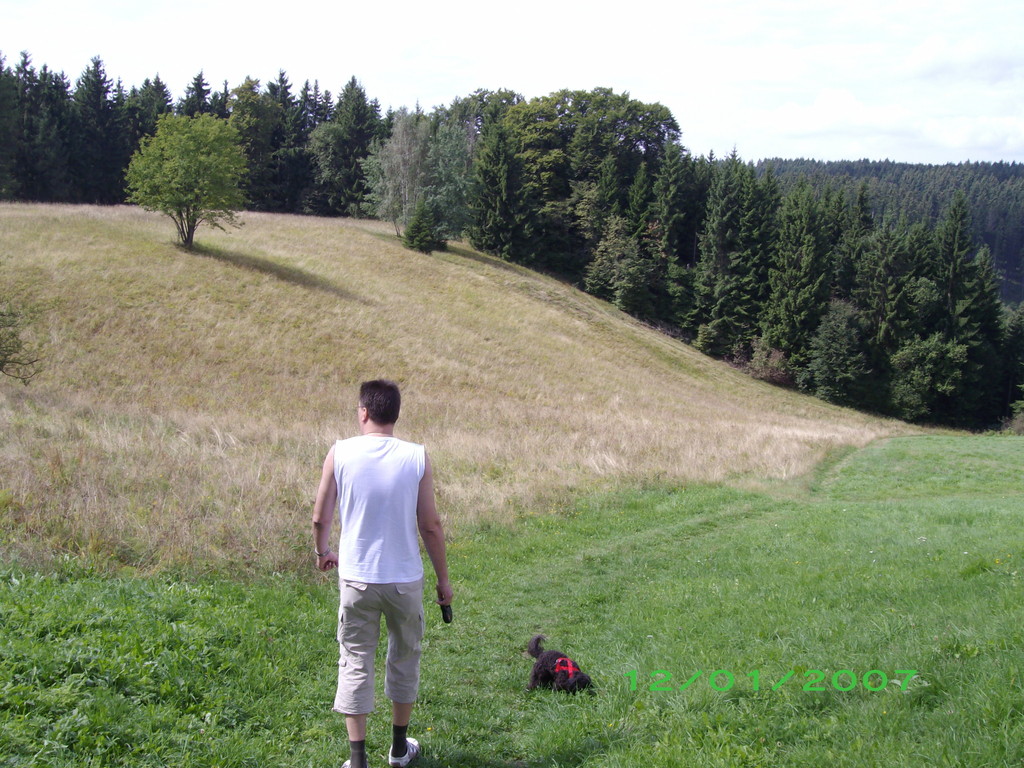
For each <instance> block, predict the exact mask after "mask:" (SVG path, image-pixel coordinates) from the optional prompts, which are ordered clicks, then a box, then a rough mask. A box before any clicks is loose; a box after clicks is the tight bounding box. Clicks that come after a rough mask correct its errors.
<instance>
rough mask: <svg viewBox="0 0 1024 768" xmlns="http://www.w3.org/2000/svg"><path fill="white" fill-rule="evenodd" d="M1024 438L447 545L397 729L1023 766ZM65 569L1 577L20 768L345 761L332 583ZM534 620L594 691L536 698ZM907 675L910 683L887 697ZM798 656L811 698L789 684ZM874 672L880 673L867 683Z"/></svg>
mask: <svg viewBox="0 0 1024 768" xmlns="http://www.w3.org/2000/svg"><path fill="white" fill-rule="evenodd" d="M1022 449H1024V438H1016V437H1005V438H1003V437H913V438H902V439H897V440H892V441H883V442H880V443H877V444H875V445H873V446H871V447H870V448H869V449H867V450H865V451H861V452H858V453H856V454H853V455H851V456H848V457H847V458H846V459H844V460H843V461H841V462H839V463H837V464H836V465H835V466H833V467H831V468H829V469H828V470H827V471H824V472H822V473H821V474H820V475H819V476H818V477H817V479H816V482H815V484H814V489H813V491H812V492H811V493H809V494H800V495H798V496H799V497H798V498H797V497H795V496H797V495H794V497H791V498H788V499H781V500H780V499H779V498H777V497H773V496H772V495H769V494H765V493H752V492H744V491H739V490H731V489H727V488H721V487H707V486H692V487H688V488H686V489H685V490H682V489H677V490H674V491H673V490H655V491H646V492H638V491H619V492H615V493H611V494H608V495H601V496H593V497H590V498H589V499H587V500H586V501H583V502H581V503H580V504H579V505H577V506H576V507H575V508H573V509H571V510H568V511H566V513H565V514H561V515H547V514H540V515H536V516H532V517H526V518H523V519H521V520H520V521H519V522H518V523H517V524H516V525H515V526H514V527H495V528H493V529H492V530H490V531H480V530H477V531H476V532H475V533H473V534H472V535H466V536H463V537H460V538H459V539H458V540H456V541H454V542H453V544H452V549H451V561H452V570H453V574H454V577H455V580H456V583H457V585H458V586H457V600H458V602H457V604H456V617H455V623H454V624H451V625H448V626H446V625H443V624H441V623H440V618H439V616H438V615H437V611H433V610H432V611H430V613H429V614H428V616H427V619H428V622H427V623H428V629H427V637H426V647H425V653H426V662H425V667H424V680H423V688H422V691H421V699H420V704H419V706H418V707H417V709H416V712H415V715H414V721H413V724H412V729H411V732H412V733H413V735H414V736H416V737H417V738H419V739H420V740H421V742H422V743H423V744H424V747H425V756H424V758H423V760H422V763H421V764H422V765H423V766H424V768H435V767H436V768H440V766H452V767H455V768H461V767H462V766H466V767H467V768H469V767H470V766H487V767H489V768H524V767H525V766H567V765H573V766H579V765H586V766H591V767H592V768H598V767H604V766H607V767H609V768H612V767H618V766H623V767H624V766H634V765H645V766H650V767H651V768H662V767H664V768H675V766H678V765H690V766H695V767H696V768H709V767H711V766H716V767H721V768H736V767H737V766H749V767H753V766H757V767H762V766H763V767H764V768H768V767H769V766H770V767H772V768H778V767H781V766H792V767H793V768H798V767H800V768H802V767H803V766H812V765H834V766H848V767H849V768H854V767H856V768H869V767H874V766H887V765H899V766H922V767H923V766H935V765H944V766H963V767H964V768H980V767H981V766H1010V765H1019V764H1020V762H1021V760H1022V759H1024V630H1022V629H1021V627H1022V626H1024V609H1022V602H1021V599H1020V597H1021V578H1022V577H1021V573H1022V571H1021V557H1022V555H1021V552H1022V546H1024V535H1022V534H1021V529H1020V525H1019V520H1020V510H1021V509H1022V506H1024V487H1022V485H1021V483H1020V480H1019V456H1020V452H1021V450H1022ZM936 470H940V471H938V472H937V471H936ZM941 470H952V474H956V475H960V476H962V477H973V478H978V479H979V481H978V482H973V481H972V482H966V483H961V482H950V481H949V474H950V473H948V472H946V471H941ZM65 568H66V570H64V571H58V572H57V573H55V574H54V575H52V576H50V577H38V576H24V575H22V574H20V573H19V572H17V571H8V572H7V573H4V574H0V692H2V695H0V720H3V722H4V726H5V727H4V728H3V729H2V730H0V754H7V755H10V758H9V759H10V763H9V764H11V765H22V764H32V765H46V766H54V768H65V767H67V768H70V766H77V765H85V764H89V765H95V766H104V765H125V764H130V765H137V766H158V765H182V766H223V767H227V766H252V765H275V766H282V768H289V767H290V766H296V767H298V766H307V765H335V764H338V763H340V761H341V760H342V759H343V758H344V756H345V747H344V736H343V730H342V726H341V722H340V719H339V718H338V717H337V716H336V715H333V714H332V713H330V712H329V711H328V707H329V705H330V701H331V700H332V696H333V686H334V682H335V672H334V659H335V653H336V644H335V642H334V638H333V628H334V613H335V609H336V601H337V593H336V590H335V588H334V586H333V584H331V583H330V581H329V580H327V581H325V582H324V583H323V584H320V585H312V584H309V583H308V582H305V581H302V580H300V579H296V578H294V577H287V576H286V577H278V578H274V579H262V580H260V581H259V582H257V583H254V584H245V583H240V582H238V581H227V580H212V581H206V580H203V581H200V582H198V583H191V584H183V583H180V582H174V581H171V580H168V579H166V577H156V578H150V579H139V578H124V579H111V578H108V577H96V576H93V575H90V574H89V573H87V572H82V571H81V566H80V565H78V564H77V563H76V562H75V561H69V562H68V563H67V564H66V565H65ZM534 632H544V633H546V634H547V635H548V636H549V642H548V646H549V647H552V648H559V649H561V650H563V651H566V652H568V653H570V654H572V655H573V656H574V657H575V658H576V659H577V661H578V662H579V663H580V664H581V666H582V667H583V668H584V669H585V670H586V671H587V672H589V673H590V674H591V675H592V676H593V677H594V679H595V680H596V682H597V684H598V686H599V690H598V693H597V695H595V696H593V697H591V696H578V697H569V696H564V695H553V694H551V693H550V692H547V691H540V690H538V691H534V692H531V693H527V692H526V691H525V690H524V687H525V682H526V679H527V674H528V670H529V666H530V660H529V659H527V658H524V656H523V654H522V650H523V648H524V647H525V644H526V641H527V640H528V638H529V637H530V635H531V634H533V633H534ZM906 669H913V670H916V673H917V674H916V675H915V676H914V677H913V678H912V679H909V682H907V684H906V686H905V690H901V688H903V687H904V686H903V685H902V682H901V681H904V680H907V679H908V677H909V675H908V674H907V673H900V672H898V670H906ZM698 670H700V671H702V674H701V676H700V677H698V678H697V679H695V681H694V682H693V683H692V684H691V685H690V686H689V687H686V688H685V689H683V688H682V686H683V685H684V684H685V682H686V681H687V680H688V679H689V678H691V677H693V675H694V674H695V673H696V672H697V671H698ZM717 670H725V671H728V672H729V673H731V674H732V675H733V684H732V685H731V686H730V685H729V680H728V676H727V675H726V674H725V673H724V672H719V674H718V675H716V676H715V678H714V683H715V686H717V689H716V688H715V687H713V686H712V684H711V679H710V677H711V673H712V672H714V671H717ZM813 670H821V672H822V676H821V680H822V683H823V684H822V685H819V686H817V687H821V688H824V689H825V690H804V686H805V685H808V684H811V685H813V684H814V683H815V680H816V678H815V677H814V673H813ZM842 670H849V671H850V672H852V673H855V674H856V675H857V684H856V685H855V686H853V687H852V690H848V691H843V690H837V689H836V685H833V679H835V681H836V684H837V685H838V687H850V681H851V678H850V676H849V675H848V674H845V673H843V672H842ZM871 670H878V671H879V672H875V673H874V674H873V675H870V676H868V677H867V681H868V684H869V685H870V687H872V688H879V690H868V688H867V687H865V685H864V680H865V677H864V676H865V673H868V672H869V671H871ZM755 671H757V672H758V673H759V675H760V677H759V683H760V686H759V687H760V689H759V690H757V691H754V690H753V678H752V677H751V673H752V672H755ZM791 671H792V672H793V675H792V676H791V677H790V678H789V680H788V681H787V682H784V683H782V684H781V685H779V683H780V681H783V680H785V679H786V675H787V673H789V672H791ZM880 672H884V673H885V674H886V676H887V677H888V678H889V679H890V682H889V683H888V685H886V686H882V685H881V675H880ZM631 673H632V674H631ZM837 673H838V675H839V676H838V677H836V678H833V676H834V675H837ZM669 675H671V679H669V678H668V676H669ZM633 681H635V682H636V685H635V690H631V688H633V686H632V685H631V682H633ZM725 688H728V689H729V690H719V689H725ZM665 689H669V690H665ZM388 736H389V727H388V723H387V718H386V717H385V716H383V715H380V716H376V717H372V718H371V721H370V733H369V740H368V741H369V744H370V748H371V754H372V755H373V758H372V759H373V761H374V762H373V764H375V765H383V764H384V762H383V757H382V753H383V751H384V750H385V749H386V744H387V739H388ZM30 758H31V759H30ZM26 761H27V762H26Z"/></svg>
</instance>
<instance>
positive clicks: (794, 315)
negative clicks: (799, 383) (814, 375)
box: [762, 185, 829, 371]
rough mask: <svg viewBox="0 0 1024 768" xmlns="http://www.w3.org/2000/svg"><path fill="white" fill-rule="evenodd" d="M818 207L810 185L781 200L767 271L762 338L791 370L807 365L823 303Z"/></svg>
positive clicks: (824, 286)
mask: <svg viewBox="0 0 1024 768" xmlns="http://www.w3.org/2000/svg"><path fill="white" fill-rule="evenodd" d="M820 216H821V214H820V209H819V206H818V202H817V200H816V199H815V196H814V192H813V190H812V189H811V188H810V186H806V185H805V186H803V187H800V188H798V189H797V190H796V191H795V192H794V193H792V194H790V195H789V196H788V197H787V198H786V199H785V201H784V202H783V204H782V209H781V212H780V215H779V246H778V251H777V254H776V258H775V263H774V265H773V267H772V268H771V270H770V272H769V283H770V285H771V298H770V299H769V302H768V308H767V310H766V312H765V315H764V320H763V322H762V329H763V332H764V338H765V341H766V342H767V343H768V344H769V345H770V346H771V347H773V348H775V349H779V350H781V351H782V352H783V354H785V355H786V359H787V360H788V362H789V365H790V368H791V370H793V371H799V370H801V369H802V368H803V367H804V366H806V364H807V361H808V356H809V353H810V345H811V339H812V338H813V336H814V333H815V331H816V330H817V328H818V324H819V323H820V322H821V318H822V316H823V315H824V314H825V310H826V307H827V302H828V287H829V281H828V269H827V266H828V254H827V252H826V247H825V241H824V237H823V232H822V229H821V226H820V223H821V222H820Z"/></svg>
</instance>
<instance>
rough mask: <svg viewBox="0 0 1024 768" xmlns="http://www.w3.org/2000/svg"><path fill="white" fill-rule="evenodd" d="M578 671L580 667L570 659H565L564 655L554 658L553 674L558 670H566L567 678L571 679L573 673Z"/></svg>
mask: <svg viewBox="0 0 1024 768" xmlns="http://www.w3.org/2000/svg"><path fill="white" fill-rule="evenodd" d="M579 671H580V668H579V667H578V666H576V662H575V661H573V660H572V659H567V658H565V657H564V656H563V657H562V658H560V659H555V674H556V675H557V674H558V673H559V672H567V673H568V674H569V679H570V680H572V678H573V675H575V674H576V673H577V672H579Z"/></svg>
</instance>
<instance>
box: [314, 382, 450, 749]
mask: <svg viewBox="0 0 1024 768" xmlns="http://www.w3.org/2000/svg"><path fill="white" fill-rule="evenodd" d="M400 408H401V395H400V394H399V390H398V386H397V385H396V384H395V383H394V382H391V381H384V380H376V381H367V382H364V383H363V384H362V385H361V386H360V389H359V408H358V418H359V430H360V434H359V436H358V437H352V438H349V439H347V440H339V441H338V442H337V443H335V444H334V446H333V447H332V448H331V450H330V451H329V452H328V453H327V458H326V459H325V460H324V466H323V474H322V476H321V478H320V487H319V488H318V490H317V495H316V504H315V506H314V508H313V536H314V552H315V554H316V557H317V567H318V568H319V569H320V570H321V571H327V570H329V569H331V568H338V577H339V582H340V589H341V600H340V606H339V609H338V643H339V645H340V648H341V654H340V658H339V661H338V692H337V695H336V697H335V699H334V711H336V712H340V713H342V714H344V715H345V726H346V728H347V730H348V739H349V746H350V748H351V755H350V758H349V760H347V761H346V762H345V763H344V765H343V766H342V768H366V765H367V759H366V716H367V715H368V714H369V713H370V712H371V711H373V708H374V706H373V705H374V687H373V680H374V663H373V662H374V652H375V650H376V647H377V640H378V637H379V635H380V617H381V615H383V616H384V619H385V622H386V625H387V636H388V652H387V663H386V670H385V676H384V693H385V695H387V697H388V698H389V699H390V700H391V702H392V705H391V706H392V743H391V751H390V753H389V755H388V762H389V763H390V764H391V765H392V766H395V767H396V768H404V766H407V765H408V764H409V763H411V762H412V761H413V760H415V759H416V757H417V755H418V754H419V743H418V742H417V741H416V740H415V739H412V738H408V737H407V736H406V730H407V728H408V726H409V719H410V717H411V714H412V707H413V703H414V702H415V701H416V696H417V693H418V691H419V671H420V641H421V640H422V638H423V629H424V621H423V561H422V559H421V558H420V551H419V543H418V541H417V538H416V533H417V530H418V531H419V535H420V536H421V537H422V539H423V545H424V548H425V549H426V551H427V555H428V556H429V557H430V562H431V564H432V565H433V567H434V573H435V575H436V576H437V603H438V604H439V605H442V606H444V605H450V604H451V601H452V588H451V584H449V582H448V562H447V557H446V554H445V542H444V529H443V527H442V525H441V519H440V517H439V516H438V513H437V507H436V505H435V500H434V481H433V475H432V473H431V468H430V460H429V459H428V458H427V454H426V451H425V450H424V448H423V446H422V445H417V444H415V443H410V442H406V441H404V440H400V439H398V438H397V437H395V436H394V427H395V422H396V421H398V413H399V410H400ZM335 508H337V510H338V522H339V525H340V528H341V536H340V539H339V544H338V552H337V553H335V552H333V551H332V550H331V549H330V548H329V547H330V538H331V522H332V519H333V517H334V510H335Z"/></svg>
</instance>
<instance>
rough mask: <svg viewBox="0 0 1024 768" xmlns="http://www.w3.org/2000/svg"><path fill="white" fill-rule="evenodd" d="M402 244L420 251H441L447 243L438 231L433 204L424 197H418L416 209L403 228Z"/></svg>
mask: <svg viewBox="0 0 1024 768" xmlns="http://www.w3.org/2000/svg"><path fill="white" fill-rule="evenodd" d="M402 244H403V245H405V247H406V248H411V249H413V250H416V251H421V252H422V253H430V252H431V251H443V250H445V249H446V248H447V243H446V242H445V241H444V238H443V237H441V235H440V233H439V232H438V220H437V216H436V215H435V214H434V210H433V206H432V205H430V203H428V202H427V201H426V200H425V199H424V198H420V201H419V203H417V204H416V210H415V212H414V213H413V215H412V219H410V221H409V226H407V227H406V228H405V234H404V235H403V236H402Z"/></svg>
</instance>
